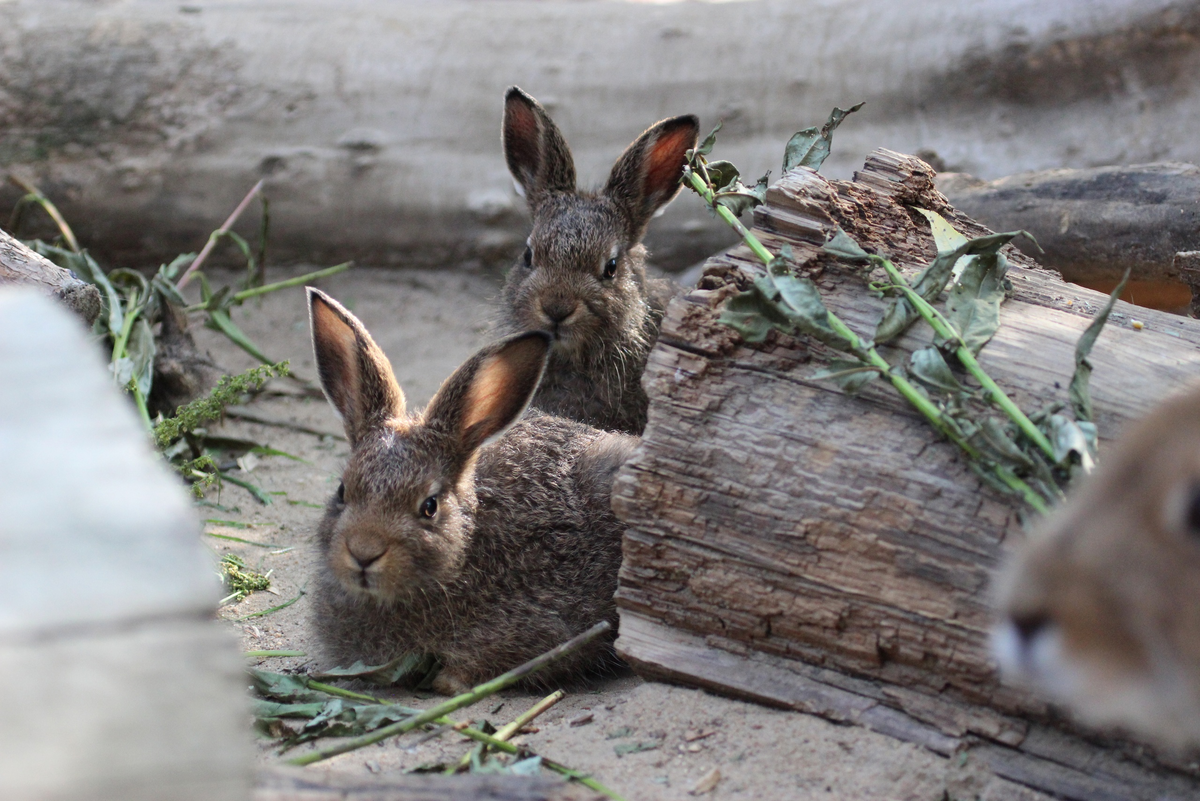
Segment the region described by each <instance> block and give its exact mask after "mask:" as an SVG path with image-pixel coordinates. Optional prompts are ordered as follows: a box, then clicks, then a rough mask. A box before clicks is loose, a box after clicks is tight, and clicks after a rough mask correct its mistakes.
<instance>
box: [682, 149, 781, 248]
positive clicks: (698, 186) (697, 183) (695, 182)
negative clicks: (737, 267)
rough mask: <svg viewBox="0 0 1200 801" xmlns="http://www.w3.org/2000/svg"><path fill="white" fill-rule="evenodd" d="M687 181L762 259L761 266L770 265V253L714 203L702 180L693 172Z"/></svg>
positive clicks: (730, 215)
mask: <svg viewBox="0 0 1200 801" xmlns="http://www.w3.org/2000/svg"><path fill="white" fill-rule="evenodd" d="M688 180H689V181H691V184H692V188H693V189H695V190H696V192H697V194H699V195H700V197H702V198H704V202H705V203H707V204H708V206H709V207H710V208H711V209H713V210H714V211H716V213H717V214H719V215H720V216H721V219H722V220H724V221H725V222H727V223H729V226H730V227H731V228H733V230H735V231H737V232H738V233H739V234H741V235H742V241H744V242H745V243H746V245H747V246H749V248H750V249H751V250H753V251H754V255H755V256H758V257H759V258H760V259H762V262H763V264H770V263H771V259H773V258H775V257H774V256H772V255H771V251H769V250H767V249H766V248H765V247H763V244H762V242H759V241H758V237H756V236H755V235H754V234H752V233H750V229H749V228H747V227H746V226H744V225H742V221H741V220H739V219H738V218H737V215H736V214H734V213H733V212H732V211H730V210H729V209H727V208H725V207H724V206H722V205H721V204H719V203H717V202H716V198H715V196H714V195H713V191H712V190H711V189H709V188H708V185H707V184H705V183H704V179H703V178H701V177H700V176H699V175H697V174H696V171H695V170H689V171H688Z"/></svg>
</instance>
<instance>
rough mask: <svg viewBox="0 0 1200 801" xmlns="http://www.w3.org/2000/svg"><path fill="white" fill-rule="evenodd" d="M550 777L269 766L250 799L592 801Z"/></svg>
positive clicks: (591, 797) (598, 797) (594, 795)
mask: <svg viewBox="0 0 1200 801" xmlns="http://www.w3.org/2000/svg"><path fill="white" fill-rule="evenodd" d="M603 798H604V796H602V795H600V794H599V793H596V792H594V791H592V790H589V789H587V788H586V787H582V786H580V785H577V784H570V783H568V782H566V781H563V780H562V779H560V778H557V777H553V776H497V775H478V774H463V775H460V776H443V775H441V774H437V775H432V776H430V775H422V774H411V773H409V774H397V775H391V776H359V775H355V774H347V773H317V772H314V771H305V770H300V769H283V768H274V769H271V770H268V771H262V772H260V773H259V774H258V780H257V782H256V786H255V789H254V801H597V800H601V801H602V799H603Z"/></svg>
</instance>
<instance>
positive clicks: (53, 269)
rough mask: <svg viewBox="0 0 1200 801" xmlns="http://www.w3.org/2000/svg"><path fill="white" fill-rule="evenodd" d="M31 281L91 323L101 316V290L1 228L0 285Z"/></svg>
mask: <svg viewBox="0 0 1200 801" xmlns="http://www.w3.org/2000/svg"><path fill="white" fill-rule="evenodd" d="M3 284H30V285H33V286H35V287H37V288H38V289H41V290H42V291H43V292H45V293H46V294H48V295H53V296H54V297H56V298H58V299H59V300H60V301H62V302H63V303H64V304H66V306H67V308H69V309H71V310H72V311H73V312H75V313H76V314H78V315H79V316H80V317H82V318H83V320H84V322H86V323H87V324H88V325H91V324H92V323H93V322H95V321H96V318H97V317H98V316H99V315H100V290H99V289H97V288H96V287H94V286H92V285H91V284H89V283H87V282H86V281H82V280H80V279H79V278H77V277H76V276H75V274H74V273H72V272H71V271H70V270H64V269H63V268H62V267H59V266H58V265H57V264H54V263H53V262H51V261H50V260H49V259H47V258H45V257H44V256H39V255H38V254H37V253H34V252H33V251H32V250H30V249H29V248H27V247H25V245H23V244H22V243H21V242H20V241H19V240H17V239H14V238H13V237H11V236H9V235H8V234H7V233H5V232H4V231H0V285H3Z"/></svg>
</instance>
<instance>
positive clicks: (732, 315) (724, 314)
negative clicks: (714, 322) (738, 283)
mask: <svg viewBox="0 0 1200 801" xmlns="http://www.w3.org/2000/svg"><path fill="white" fill-rule="evenodd" d="M764 286H765V288H766V291H764ZM768 292H769V293H771V295H774V287H773V286H771V280H770V278H767V277H765V276H764V277H762V278H759V279H758V280H757V281H755V282H754V284H753V286H751V287H750V289H748V290H746V291H745V292H740V293H738V294H737V295H734V296H733V297H732V298H730V299H729V300H728V301H726V302H725V308H724V309H722V310H721V316H720V317H719V318H718V320H719V322H721V323H724V324H725V325H727V326H729V327H730V328H733V329H734V330H736V331H737V332H738V333H740V334H741V335H742V339H744V340H746V341H747V342H762V341H763V340H764V339H766V337H767V334H768V333H769V332H770V331H771V329H773V328H778V329H780V330H782V331H789V330H791V322H790V321H789V320H788V318H787V315H785V314H784V313H783V311H782V310H780V308H779V305H778V303H777V302H776V301H774V300H772V299H771V297H770V296H768V294H767V293H768Z"/></svg>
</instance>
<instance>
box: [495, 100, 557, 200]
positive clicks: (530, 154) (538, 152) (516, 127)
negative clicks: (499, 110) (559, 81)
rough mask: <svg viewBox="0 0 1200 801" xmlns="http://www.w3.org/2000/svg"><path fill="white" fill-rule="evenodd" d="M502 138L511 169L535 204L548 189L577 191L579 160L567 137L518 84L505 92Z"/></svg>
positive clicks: (505, 157) (506, 158)
mask: <svg viewBox="0 0 1200 801" xmlns="http://www.w3.org/2000/svg"><path fill="white" fill-rule="evenodd" d="M502 138H503V141H504V159H505V160H506V161H507V162H508V170H509V172H511V173H512V176H513V178H515V179H516V181H517V183H518V184H519V185H520V187H521V189H522V190H523V192H524V195H525V198H526V199H527V200H528V201H529V205H530V206H531V207H532V206H536V205H537V203H538V202H539V201H540V199H541V197H542V196H543V195H545V194H546V193H547V192H574V191H575V161H574V160H573V159H572V158H571V149H570V148H569V147H567V140H565V139H563V135H562V133H560V132H559V130H558V126H557V125H555V124H554V121H553V120H551V119H550V117H549V116H548V115H547V114H546V110H545V109H544V108H542V106H541V104H540V103H538V102H537V101H536V100H534V99H533V98H532V97H530V96H529V95H527V94H525V93H524V92H523V91H521V89H520V87H517V86H510V87H509V88H508V91H507V92H505V94H504V129H503V131H502Z"/></svg>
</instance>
